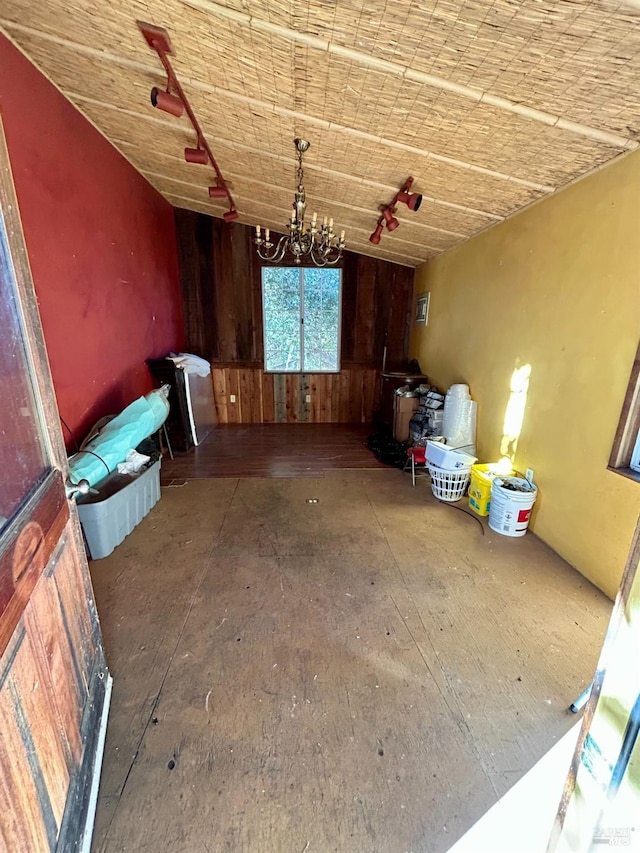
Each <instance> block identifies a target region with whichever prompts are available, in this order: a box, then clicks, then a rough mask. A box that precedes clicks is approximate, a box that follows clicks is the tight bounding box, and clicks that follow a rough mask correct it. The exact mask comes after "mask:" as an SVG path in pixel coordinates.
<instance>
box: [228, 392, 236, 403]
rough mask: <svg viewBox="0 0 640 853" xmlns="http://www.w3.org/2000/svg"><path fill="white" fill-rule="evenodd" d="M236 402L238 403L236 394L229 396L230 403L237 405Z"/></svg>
mask: <svg viewBox="0 0 640 853" xmlns="http://www.w3.org/2000/svg"><path fill="white" fill-rule="evenodd" d="M235 401H236V395H235V394H231V395H230V396H229V402H230V403H235Z"/></svg>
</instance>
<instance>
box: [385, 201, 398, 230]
mask: <svg viewBox="0 0 640 853" xmlns="http://www.w3.org/2000/svg"><path fill="white" fill-rule="evenodd" d="M382 215H383V217H384V221H385V225H386V226H387V231H395V230H396V228H397V227H398V225H400V223H399V222H398V220H397V219H396V218H395V216H394V215H393V208H389V207H385V209H384V210H383V211H382Z"/></svg>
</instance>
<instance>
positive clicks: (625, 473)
mask: <svg viewBox="0 0 640 853" xmlns="http://www.w3.org/2000/svg"><path fill="white" fill-rule="evenodd" d="M607 471H611V472H612V473H613V474H620V476H621V477H626V479H627V480H635V481H636V483H640V471H633V470H632V469H631V468H612V467H611V465H608V466H607Z"/></svg>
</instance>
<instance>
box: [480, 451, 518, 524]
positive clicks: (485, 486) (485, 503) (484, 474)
mask: <svg viewBox="0 0 640 853" xmlns="http://www.w3.org/2000/svg"><path fill="white" fill-rule="evenodd" d="M512 473H513V471H505V470H504V466H501V465H499V463H496V462H489V463H486V464H483V465H472V466H471V483H470V484H469V506H470V508H471V509H472V510H473V511H474V512H476V513H477V514H478V515H489V510H490V509H491V487H492V485H493V478H494V477H497V476H500V477H509V476H510V475H511V474H512Z"/></svg>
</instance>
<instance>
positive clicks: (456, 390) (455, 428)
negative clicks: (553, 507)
mask: <svg viewBox="0 0 640 853" xmlns="http://www.w3.org/2000/svg"><path fill="white" fill-rule="evenodd" d="M476 407H477V404H476V402H475V400H472V399H471V397H470V395H469V386H468V385H464V384H462V383H461V384H456V385H452V386H451V387H450V388H449V390H448V391H447V395H446V397H445V401H444V416H443V419H442V432H443V435H444V437H445V438H446V440H447V446H448V447H454V448H456V450H464V451H465V452H466V453H469V454H470V455H471V456H475V452H476ZM537 496H538V489H537V486H535V485H534V484H533V483H530V482H529V481H528V480H524V479H523V478H522V477H504V478H500V477H496V478H495V479H494V481H493V485H492V487H491V506H490V508H489V527H490V528H491V529H492V530H495V531H496V533H502V534H503V536H524V534H525V533H526V532H527V527H528V526H529V518H530V517H531V510H532V508H533V505H534V503H535V502H536V497H537Z"/></svg>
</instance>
